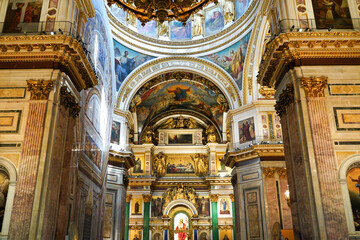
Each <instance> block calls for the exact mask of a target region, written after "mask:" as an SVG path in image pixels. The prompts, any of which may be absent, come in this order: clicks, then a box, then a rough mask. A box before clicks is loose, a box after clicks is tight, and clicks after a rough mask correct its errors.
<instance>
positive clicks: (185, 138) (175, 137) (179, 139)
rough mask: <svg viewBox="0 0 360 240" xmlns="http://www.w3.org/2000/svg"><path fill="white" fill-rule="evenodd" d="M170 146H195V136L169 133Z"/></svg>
mask: <svg viewBox="0 0 360 240" xmlns="http://www.w3.org/2000/svg"><path fill="white" fill-rule="evenodd" d="M168 144H193V135H192V134H181V133H168Z"/></svg>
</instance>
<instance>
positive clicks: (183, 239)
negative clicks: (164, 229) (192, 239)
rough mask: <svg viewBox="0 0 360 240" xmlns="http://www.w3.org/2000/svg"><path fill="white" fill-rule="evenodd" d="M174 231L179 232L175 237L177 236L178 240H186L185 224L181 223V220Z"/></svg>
mask: <svg viewBox="0 0 360 240" xmlns="http://www.w3.org/2000/svg"><path fill="white" fill-rule="evenodd" d="M175 230H177V231H179V230H180V231H179V232H178V233H177V235H178V240H187V236H186V232H185V230H186V224H185V223H184V222H183V219H182V218H180V220H179V224H178V225H177V226H176V228H175ZM181 230H183V231H181Z"/></svg>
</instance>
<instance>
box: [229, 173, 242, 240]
mask: <svg viewBox="0 0 360 240" xmlns="http://www.w3.org/2000/svg"><path fill="white" fill-rule="evenodd" d="M231 184H232V186H233V189H234V206H235V211H233V221H234V223H235V224H234V226H233V227H234V232H235V234H234V236H240V224H241V222H240V201H239V194H238V188H237V187H236V186H237V174H234V175H233V176H232V178H231ZM233 239H236V238H233Z"/></svg>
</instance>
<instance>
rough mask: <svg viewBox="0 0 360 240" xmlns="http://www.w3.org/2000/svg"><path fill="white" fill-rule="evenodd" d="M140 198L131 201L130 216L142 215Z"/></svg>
mask: <svg viewBox="0 0 360 240" xmlns="http://www.w3.org/2000/svg"><path fill="white" fill-rule="evenodd" d="M142 205H143V203H142V198H133V199H132V200H131V215H142Z"/></svg>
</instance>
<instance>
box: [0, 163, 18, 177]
mask: <svg viewBox="0 0 360 240" xmlns="http://www.w3.org/2000/svg"><path fill="white" fill-rule="evenodd" d="M0 165H1V166H3V167H4V168H6V170H7V171H8V174H9V178H10V183H12V182H16V181H17V170H16V167H15V165H14V163H13V162H12V161H10V160H9V159H7V158H5V157H1V156H0Z"/></svg>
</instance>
